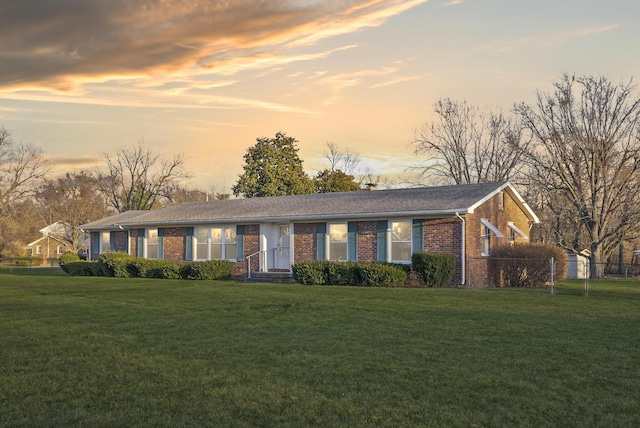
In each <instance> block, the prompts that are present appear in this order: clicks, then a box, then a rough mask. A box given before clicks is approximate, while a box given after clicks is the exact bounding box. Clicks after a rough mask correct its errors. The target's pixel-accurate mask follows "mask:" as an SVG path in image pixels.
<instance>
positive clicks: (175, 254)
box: [162, 227, 187, 262]
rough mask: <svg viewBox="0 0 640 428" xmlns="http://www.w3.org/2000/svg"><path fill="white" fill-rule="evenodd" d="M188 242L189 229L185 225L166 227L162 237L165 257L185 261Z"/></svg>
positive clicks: (175, 260)
mask: <svg viewBox="0 0 640 428" xmlns="http://www.w3.org/2000/svg"><path fill="white" fill-rule="evenodd" d="M186 242H187V229H186V228H185V227H166V228H164V238H163V239H162V245H163V248H164V259H165V260H172V261H174V262H182V261H184V257H185V254H186V251H185V248H186Z"/></svg>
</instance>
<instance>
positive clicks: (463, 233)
mask: <svg viewBox="0 0 640 428" xmlns="http://www.w3.org/2000/svg"><path fill="white" fill-rule="evenodd" d="M456 217H458V218H459V219H460V221H461V222H462V245H461V247H462V249H461V251H462V254H461V257H460V271H461V273H462V281H461V282H460V285H464V283H465V279H466V277H467V274H466V269H465V268H466V265H465V263H466V254H465V237H466V231H465V227H466V223H465V221H464V218H462V217H461V216H460V213H459V212H456Z"/></svg>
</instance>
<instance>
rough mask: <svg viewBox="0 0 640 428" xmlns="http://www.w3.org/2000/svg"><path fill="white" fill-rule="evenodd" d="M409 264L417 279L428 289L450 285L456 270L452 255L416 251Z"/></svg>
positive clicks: (454, 259)
mask: <svg viewBox="0 0 640 428" xmlns="http://www.w3.org/2000/svg"><path fill="white" fill-rule="evenodd" d="M411 264H412V266H413V270H414V271H415V273H416V275H418V278H420V279H421V280H422V281H424V283H425V284H426V285H428V286H429V287H446V286H448V285H451V282H452V281H453V275H454V273H455V270H456V258H455V256H454V255H453V254H447V253H431V252H427V251H418V252H415V253H413V254H412V255H411Z"/></svg>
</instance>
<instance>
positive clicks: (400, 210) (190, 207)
mask: <svg viewBox="0 0 640 428" xmlns="http://www.w3.org/2000/svg"><path fill="white" fill-rule="evenodd" d="M505 188H506V189H507V190H509V191H512V192H515V189H513V187H512V186H511V185H510V184H509V183H480V184H467V185H457V186H440V187H416V188H408V189H392V190H376V191H360V192H345V193H321V194H312V195H295V196H276V197H264V198H249V199H229V200H215V201H210V202H190V203H184V204H179V205H174V206H170V207H167V208H164V209H161V210H155V211H128V212H125V213H122V214H117V215H115V216H112V217H107V218H105V219H102V220H98V221H94V222H92V223H88V224H86V225H83V226H82V228H83V229H88V230H90V229H100V228H106V227H114V226H115V225H121V226H123V227H136V226H144V225H189V224H191V225H195V224H201V223H247V222H258V221H277V220H278V219H280V220H286V221H292V220H313V219H316V220H321V219H323V218H325V219H326V218H334V219H339V218H355V217H362V218H365V217H366V218H376V217H383V216H387V217H390V216H396V217H397V216H402V215H406V216H411V215H425V216H427V215H429V216H438V215H445V214H446V215H453V214H454V213H455V212H460V213H461V214H463V213H467V212H471V211H473V209H474V208H475V207H476V206H477V205H478V204H480V203H481V202H483V201H484V200H486V199H487V198H488V197H490V196H492V195H493V194H495V193H496V192H498V191H500V190H502V189H505ZM515 194H516V195H517V192H515ZM518 198H519V196H518ZM523 205H524V206H526V204H524V202H523ZM527 209H528V207H527ZM531 215H533V217H535V214H533V212H531Z"/></svg>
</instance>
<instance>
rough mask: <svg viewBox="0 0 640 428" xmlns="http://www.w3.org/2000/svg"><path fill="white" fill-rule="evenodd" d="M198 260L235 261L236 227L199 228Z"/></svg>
mask: <svg viewBox="0 0 640 428" xmlns="http://www.w3.org/2000/svg"><path fill="white" fill-rule="evenodd" d="M194 235H195V236H194V237H195V241H196V245H195V249H196V254H195V256H194V259H196V260H235V259H236V226H231V227H197V228H196V230H195V234H194Z"/></svg>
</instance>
